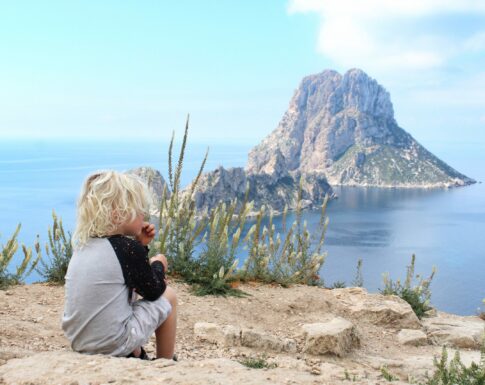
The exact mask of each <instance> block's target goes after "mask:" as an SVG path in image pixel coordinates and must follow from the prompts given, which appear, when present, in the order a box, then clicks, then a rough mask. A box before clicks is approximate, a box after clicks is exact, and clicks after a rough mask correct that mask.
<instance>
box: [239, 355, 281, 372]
mask: <svg viewBox="0 0 485 385" xmlns="http://www.w3.org/2000/svg"><path fill="white" fill-rule="evenodd" d="M239 363H240V364H242V365H244V366H247V367H248V368H252V369H274V368H276V367H277V366H278V365H277V364H276V363H272V364H270V363H269V362H268V361H267V359H266V356H265V355H262V356H260V357H247V358H244V359H242V360H241V361H239Z"/></svg>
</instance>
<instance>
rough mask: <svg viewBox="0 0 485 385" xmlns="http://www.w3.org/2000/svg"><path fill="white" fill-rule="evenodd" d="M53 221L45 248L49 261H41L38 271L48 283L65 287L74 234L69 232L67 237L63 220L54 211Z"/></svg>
mask: <svg viewBox="0 0 485 385" xmlns="http://www.w3.org/2000/svg"><path fill="white" fill-rule="evenodd" d="M52 220H53V223H52V228H49V229H48V231H47V232H48V237H49V244H48V245H46V247H45V249H46V253H47V255H48V257H49V261H48V262H47V263H46V262H44V261H43V260H42V259H41V260H40V265H39V267H38V268H37V269H36V270H37V271H38V272H39V274H40V275H41V276H42V277H43V278H44V279H45V280H46V281H47V282H50V283H55V284H58V285H63V284H64V283H65V276H66V272H67V266H68V265H69V261H70V260H71V257H72V243H71V240H72V234H71V232H68V233H67V236H66V233H65V231H64V227H63V225H62V219H61V218H59V219H58V218H57V215H56V213H55V211H52Z"/></svg>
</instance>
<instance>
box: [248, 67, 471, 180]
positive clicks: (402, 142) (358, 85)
mask: <svg viewBox="0 0 485 385" xmlns="http://www.w3.org/2000/svg"><path fill="white" fill-rule="evenodd" d="M245 169H246V172H247V173H248V174H249V175H253V174H257V175H258V174H267V175H271V176H273V177H274V178H278V177H279V176H280V175H282V174H286V173H289V174H292V173H296V172H298V173H301V174H306V173H321V174H323V175H325V177H326V178H327V181H328V183H329V184H330V185H345V186H376V187H417V188H436V187H452V186H463V185H467V184H471V183H474V182H475V181H474V180H473V179H471V178H468V177H466V176H465V175H463V174H460V173H459V172H458V171H456V170H454V169H453V168H451V167H450V166H448V165H447V164H446V163H444V162H443V161H442V160H440V159H438V158H437V157H436V156H434V155H433V154H431V153H430V152H429V151H427V150H426V149H425V148H424V147H423V146H422V145H420V144H419V143H418V142H417V141H416V140H415V139H414V138H413V137H412V136H411V135H410V134H408V133H407V132H406V131H404V130H403V129H402V128H401V127H399V125H398V124H397V122H396V120H395V119H394V110H393V106H392V103H391V98H390V95H389V93H388V92H387V91H386V90H385V89H384V88H383V87H382V86H381V85H379V84H378V83H377V82H376V81H375V80H374V79H372V78H370V77H369V76H368V75H367V74H366V73H364V72H363V71H362V70H359V69H351V70H349V71H347V72H346V73H345V74H344V75H343V76H342V75H341V74H339V73H338V72H336V71H332V70H325V71H323V72H321V73H319V74H316V75H310V76H307V77H305V78H304V79H303V80H302V81H301V83H300V86H299V87H298V89H297V90H296V92H295V94H294V96H293V98H292V99H291V102H290V105H289V108H288V110H287V111H286V113H285V114H284V116H283V118H282V119H281V121H280V123H279V125H278V127H276V129H275V130H274V131H273V132H271V133H270V134H269V135H268V136H267V137H266V138H265V139H264V140H263V141H262V142H261V143H260V144H259V145H257V146H256V147H254V148H253V149H252V150H251V152H250V153H249V159H248V163H247V165H246V168H245Z"/></svg>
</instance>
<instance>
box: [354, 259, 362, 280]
mask: <svg viewBox="0 0 485 385" xmlns="http://www.w3.org/2000/svg"><path fill="white" fill-rule="evenodd" d="M352 286H354V287H362V286H364V277H363V275H362V259H359V260H358V261H357V269H356V272H355V278H354V280H353V281H352Z"/></svg>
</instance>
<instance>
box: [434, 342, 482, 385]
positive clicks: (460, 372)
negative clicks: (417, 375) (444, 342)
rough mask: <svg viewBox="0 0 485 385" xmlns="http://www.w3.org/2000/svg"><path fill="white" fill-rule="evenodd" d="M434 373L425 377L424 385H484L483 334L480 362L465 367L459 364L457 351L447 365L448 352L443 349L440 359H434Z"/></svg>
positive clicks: (459, 359)
mask: <svg viewBox="0 0 485 385" xmlns="http://www.w3.org/2000/svg"><path fill="white" fill-rule="evenodd" d="M434 366H435V372H434V374H433V375H432V376H431V377H429V376H427V381H426V385H455V384H459V385H484V384H485V334H484V339H483V344H482V348H481V358H480V362H479V363H478V364H477V363H475V362H472V363H471V365H470V366H468V367H467V366H465V365H464V364H463V363H462V362H461V358H460V353H459V351H458V350H457V351H456V352H455V356H454V357H453V359H452V360H451V361H450V362H449V363H448V352H447V350H446V347H443V351H442V353H441V358H440V359H439V360H438V359H437V358H436V357H435V358H434Z"/></svg>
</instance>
